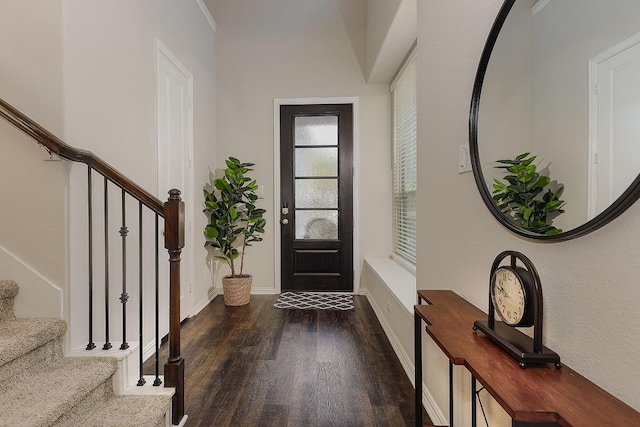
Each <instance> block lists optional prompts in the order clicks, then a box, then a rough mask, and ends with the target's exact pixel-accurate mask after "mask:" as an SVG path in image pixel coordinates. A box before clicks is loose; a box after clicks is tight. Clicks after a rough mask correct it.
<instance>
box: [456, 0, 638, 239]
mask: <svg viewBox="0 0 640 427" xmlns="http://www.w3.org/2000/svg"><path fill="white" fill-rule="evenodd" d="M638 16H640V2H638V1H635V0H517V1H516V0H506V1H505V2H504V4H503V6H502V8H501V10H500V12H499V14H498V17H497V18H496V21H495V23H494V25H493V28H492V30H491V33H490V34H489V38H488V40H487V42H486V44H485V48H484V51H483V53H482V58H481V60H480V65H479V67H478V72H477V75H476V81H475V84H474V88H473V96H472V100H471V113H470V123H469V125H470V133H469V134H470V152H471V161H472V165H473V173H474V177H475V180H476V184H477V185H478V189H479V190H480V193H481V195H482V198H483V200H484V202H485V204H486V205H487V207H488V208H489V210H490V211H491V212H492V213H493V215H494V216H495V217H496V218H497V219H498V220H499V221H500V222H501V223H502V224H503V225H504V226H505V227H507V228H508V229H509V230H511V231H513V232H515V233H517V234H519V235H522V236H526V237H529V238H532V239H539V240H566V239H571V238H574V237H578V236H582V235H584V234H587V233H589V232H591V231H593V230H596V229H598V228H600V227H602V226H603V225H605V224H607V223H608V222H609V221H611V220H613V219H614V218H616V217H617V216H618V215H620V214H621V213H622V212H624V211H625V210H626V209H627V208H628V207H629V206H631V205H632V204H633V203H634V202H635V201H636V200H637V199H638V197H639V196H640V175H639V172H640V22H638V20H637V17H638Z"/></svg>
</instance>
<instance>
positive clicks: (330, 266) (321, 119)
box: [280, 104, 353, 292]
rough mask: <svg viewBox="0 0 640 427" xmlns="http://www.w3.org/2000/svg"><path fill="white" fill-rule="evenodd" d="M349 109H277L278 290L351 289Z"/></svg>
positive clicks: (335, 106) (348, 106)
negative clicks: (278, 146)
mask: <svg viewBox="0 0 640 427" xmlns="http://www.w3.org/2000/svg"><path fill="white" fill-rule="evenodd" d="M352 150H353V106H352V105H351V104H332V105H328V104H317V105H283V106H281V107H280V160H281V163H280V164H281V166H280V174H281V175H280V177H281V180H280V182H281V188H280V192H281V202H282V206H281V211H280V222H281V225H280V227H281V237H282V254H281V259H282V275H281V276H282V291H345V292H350V291H353V154H352Z"/></svg>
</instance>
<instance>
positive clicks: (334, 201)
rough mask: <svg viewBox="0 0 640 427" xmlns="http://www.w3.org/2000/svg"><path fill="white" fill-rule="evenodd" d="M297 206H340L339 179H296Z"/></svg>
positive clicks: (323, 207)
mask: <svg viewBox="0 0 640 427" xmlns="http://www.w3.org/2000/svg"><path fill="white" fill-rule="evenodd" d="M294 197H295V201H296V208H322V209H332V208H333V209H337V208H338V180H337V179H334V178H330V179H296V194H295V196H294Z"/></svg>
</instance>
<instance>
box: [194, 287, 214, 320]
mask: <svg viewBox="0 0 640 427" xmlns="http://www.w3.org/2000/svg"><path fill="white" fill-rule="evenodd" d="M221 294H222V289H218V288H214V287H211V288H209V292H207V296H206V297H204V298H202V299H201V300H200V301H199V302H198V304H196V305H195V307H194V308H193V313H192V314H191V316H189V317H193V316H195V315H196V314H198V313H200V312H201V311H202V310H203V309H204V308H205V307H206V306H208V305H209V303H210V302H211V301H213V299H214V298H215V297H217V296H218V295H221Z"/></svg>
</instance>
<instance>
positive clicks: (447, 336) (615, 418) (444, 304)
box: [415, 290, 640, 427]
mask: <svg viewBox="0 0 640 427" xmlns="http://www.w3.org/2000/svg"><path fill="white" fill-rule="evenodd" d="M418 295H419V296H420V297H421V298H422V299H424V300H425V301H427V303H428V304H429V305H416V306H415V312H416V313H417V314H418V315H419V316H420V317H421V318H422V319H423V320H424V321H425V322H426V324H427V326H426V330H427V333H428V334H429V335H430V336H431V338H432V339H433V340H434V341H435V342H436V344H437V345H438V346H439V347H440V349H441V350H442V351H443V352H444V353H445V354H446V355H447V357H448V358H449V359H450V360H451V361H452V362H453V363H454V364H456V365H464V366H465V367H466V368H467V369H468V370H469V371H470V372H471V373H472V374H473V375H474V376H475V377H476V379H477V380H478V381H479V382H480V383H481V384H482V385H483V386H484V387H485V388H486V389H487V391H488V392H489V393H490V394H491V395H492V396H493V398H494V399H496V400H497V401H498V403H500V405H501V406H502V407H503V408H504V409H505V411H506V412H507V413H508V414H509V415H510V416H511V418H512V419H514V420H516V421H529V422H535V421H537V422H557V423H559V424H560V425H563V426H576V427H577V426H580V427H582V426H599V427H604V426H612V427H613V426H615V427H638V426H640V412H638V411H636V410H634V409H633V408H631V407H630V406H629V405H627V404H625V403H624V402H622V401H620V400H619V399H617V398H616V397H614V396H613V395H611V394H609V393H607V392H606V391H605V390H603V389H602V388H600V387H598V386H597V385H595V384H593V383H592V382H591V381H589V380H587V379H586V378H584V377H583V376H581V375H580V374H578V373H577V372H575V371H574V370H572V369H571V368H569V367H568V366H566V365H564V364H563V365H562V368H561V369H556V368H554V367H553V365H547V366H546V367H545V366H534V367H528V368H526V369H522V368H520V366H519V365H518V362H516V360H514V359H513V358H511V357H510V356H509V355H508V354H506V353H505V352H504V351H503V350H501V349H500V348H499V347H498V346H497V345H495V344H494V343H493V342H492V341H490V340H489V339H488V338H487V337H485V336H484V335H483V334H482V332H479V331H474V330H473V322H474V321H475V320H485V319H487V315H486V314H485V313H483V312H482V311H481V310H479V309H478V308H476V307H475V306H474V305H472V304H470V303H469V302H467V301H466V300H464V299H463V298H461V297H460V296H458V295H457V294H456V293H454V292H452V291H438V290H420V291H418ZM560 356H561V357H562V355H560Z"/></svg>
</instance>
